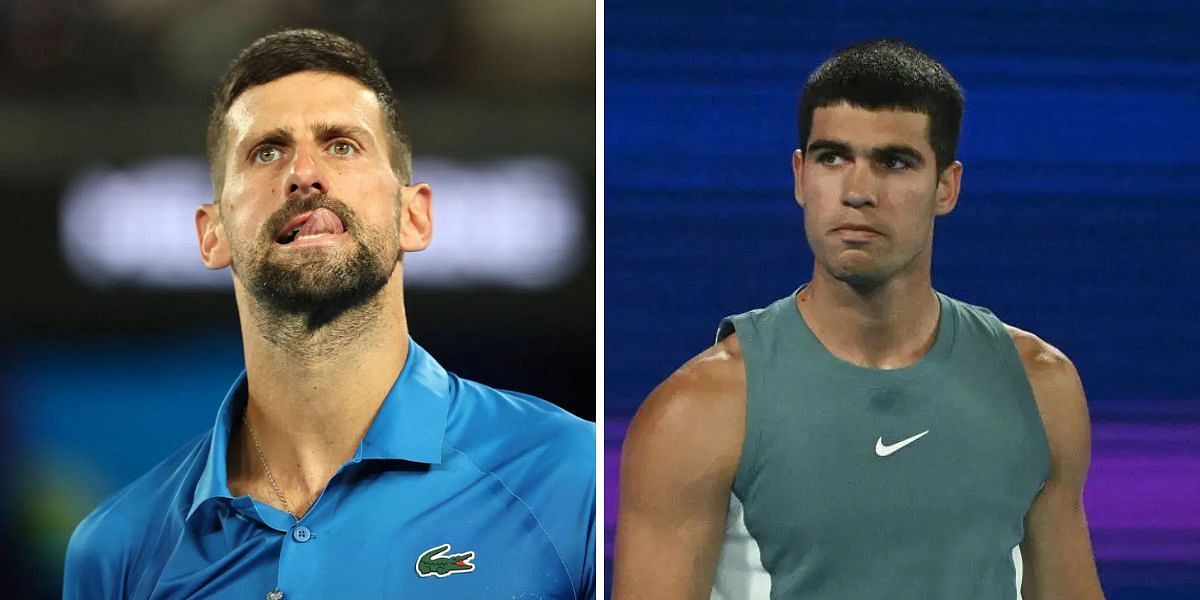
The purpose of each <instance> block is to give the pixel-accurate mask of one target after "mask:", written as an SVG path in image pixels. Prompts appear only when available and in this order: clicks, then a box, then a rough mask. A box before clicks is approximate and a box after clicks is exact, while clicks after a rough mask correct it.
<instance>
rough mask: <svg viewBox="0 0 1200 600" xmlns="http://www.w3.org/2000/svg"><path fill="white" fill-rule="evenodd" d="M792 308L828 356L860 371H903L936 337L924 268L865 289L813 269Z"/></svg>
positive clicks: (933, 300) (934, 312) (935, 319)
mask: <svg viewBox="0 0 1200 600" xmlns="http://www.w3.org/2000/svg"><path fill="white" fill-rule="evenodd" d="M797 305H798V307H799V309H800V313H801V314H802V315H804V320H805V322H806V323H807V324H808V327H809V329H811V330H812V332H813V334H814V335H816V337H817V339H818V340H820V341H821V343H822V344H823V345H824V346H825V347H826V348H827V349H828V350H829V352H830V353H832V354H833V355H834V356H836V357H838V358H840V359H842V360H844V361H847V362H849V363H852V364H855V365H858V366H861V367H870V368H875V369H897V368H901V367H906V366H909V365H911V364H913V363H915V362H917V361H918V360H920V359H921V357H923V356H925V355H926V354H927V353H928V352H929V350H930V349H931V348H932V347H933V344H934V342H935V341H936V338H937V326H938V318H939V313H940V307H939V305H938V301H937V297H936V296H935V295H934V293H933V287H932V284H931V282H930V278H929V271H928V269H926V270H924V271H923V272H922V273H920V274H918V275H916V276H909V277H894V278H892V279H890V280H888V281H886V282H884V283H882V284H880V285H878V286H871V287H869V288H867V287H864V286H858V287H856V286H854V285H851V284H849V283H846V282H844V281H840V280H838V279H836V278H834V277H833V276H832V275H830V274H829V273H828V272H827V271H825V270H824V269H822V268H820V265H817V266H816V267H815V268H814V269H813V280H812V282H811V283H810V284H809V285H808V286H806V287H805V288H804V289H803V290H802V291H801V292H800V294H798V295H797Z"/></svg>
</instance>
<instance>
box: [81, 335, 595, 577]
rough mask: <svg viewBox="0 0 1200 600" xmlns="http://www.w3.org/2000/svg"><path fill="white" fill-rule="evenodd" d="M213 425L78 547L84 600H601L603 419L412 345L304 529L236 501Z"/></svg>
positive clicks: (97, 519) (134, 489)
mask: <svg viewBox="0 0 1200 600" xmlns="http://www.w3.org/2000/svg"><path fill="white" fill-rule="evenodd" d="M246 389H247V388H246V374H245V372H244V371H243V372H242V374H241V375H240V376H238V378H237V380H236V381H235V382H234V384H233V387H232V388H231V389H230V390H229V393H228V394H226V396H225V400H224V401H223V402H222V403H221V408H220V410H219V411H218V413H217V419H216V424H215V425H214V427H213V428H212V430H211V431H208V432H206V433H204V434H203V435H202V436H200V437H199V438H198V439H196V440H195V441H193V442H191V443H189V444H188V445H187V446H185V447H184V448H183V449H181V450H180V451H179V452H177V453H175V455H174V456H171V457H170V458H168V459H166V460H165V461H163V462H162V463H160V464H159V465H158V466H156V467H154V468H153V469H151V471H150V472H149V473H147V474H146V475H144V476H143V477H141V478H140V479H138V480H137V481H135V482H133V483H132V484H130V485H129V486H127V487H126V488H125V489H123V490H121V491H120V492H117V493H116V494H115V495H114V496H112V497H111V498H109V499H107V500H105V501H104V503H102V504H101V505H100V506H99V507H98V508H97V509H96V510H95V511H94V512H93V513H92V514H91V515H89V516H88V517H87V518H86V519H84V521H83V522H82V523H80V524H79V527H78V528H76V530H75V533H74V534H73V535H72V536H71V541H70V544H69V546H68V548H67V559H66V573H65V581H64V585H63V596H64V597H65V598H67V599H75V598H105V599H107V598H138V599H141V598H266V597H267V595H268V594H269V593H270V592H272V591H273V590H276V589H278V590H279V591H280V592H281V593H282V598H283V599H284V600H307V599H329V598H385V597H386V598H420V599H429V598H453V599H455V600H462V599H470V598H479V599H484V598H530V599H534V598H545V599H568V598H569V599H574V600H580V599H585V598H587V599H591V598H595V573H594V568H595V495H596V473H595V464H596V463H595V448H596V446H595V440H596V438H595V435H596V434H595V425H594V424H592V423H589V422H587V421H583V420H580V419H578V418H576V417H574V416H572V415H570V414H568V413H567V412H565V411H563V410H562V409H560V408H558V407H555V406H554V405H552V404H549V403H547V402H545V401H543V400H539V399H537V398H534V397H532V396H526V395H523V394H517V393H513V392H506V391H499V390H495V389H492V388H489V387H487V386H484V385H480V384H478V383H475V382H472V381H467V380H464V379H459V378H458V377H456V376H454V375H453V374H451V373H447V372H446V370H445V369H443V368H442V367H441V365H439V364H438V363H437V362H436V361H435V360H434V359H433V357H431V356H430V355H429V354H428V353H427V352H426V351H425V350H423V349H422V348H421V347H420V346H418V345H417V344H416V343H412V342H411V340H410V345H409V355H408V360H407V362H406V364H405V365H404V369H403V370H402V371H401V372H400V375H399V377H397V378H396V382H395V384H393V385H392V389H391V390H390V391H389V392H388V395H387V398H386V399H385V400H384V402H383V405H382V406H381V407H380V409H379V412H378V414H377V415H376V417H375V420H374V422H373V423H372V424H371V427H370V429H369V430H368V431H367V434H366V436H364V438H363V441H362V443H361V444H359V447H358V451H357V452H356V453H355V455H354V458H353V459H351V460H350V461H349V462H347V463H346V464H344V465H342V468H341V469H340V470H339V471H338V472H337V474H336V475H334V476H333V478H332V479H331V480H330V481H329V485H328V486H327V487H326V489H325V491H324V493H322V495H321V496H320V498H318V499H317V501H316V503H315V504H313V506H312V508H310V509H309V511H308V513H306V514H305V515H304V518H303V519H301V520H300V523H298V524H297V523H295V522H294V521H293V519H292V517H291V516H289V515H288V514H287V513H285V512H283V511H281V510H278V509H275V508H272V507H271V506H268V505H266V504H263V503H261V502H258V501H256V500H255V499H253V498H251V497H249V496H241V497H237V498H235V497H233V496H232V494H230V492H229V486H228V485H227V483H226V472H225V452H226V448H227V447H228V442H229V435H230V431H231V429H232V425H233V423H234V419H235V418H236V417H237V416H238V415H241V414H242V410H243V408H244V406H245V403H246Z"/></svg>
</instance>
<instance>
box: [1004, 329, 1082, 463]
mask: <svg viewBox="0 0 1200 600" xmlns="http://www.w3.org/2000/svg"><path fill="white" fill-rule="evenodd" d="M1005 328H1006V330H1007V331H1008V333H1009V335H1010V336H1011V337H1012V341H1013V344H1014V345H1015V346H1016V349H1017V355H1018V356H1019V357H1020V359H1021V365H1022V366H1023V367H1024V368H1025V374H1026V376H1027V377H1028V378H1029V386H1030V388H1032V390H1033V396H1034V400H1035V401H1036V402H1037V407H1038V411H1039V413H1040V414H1041V417H1042V425H1043V427H1044V429H1045V431H1046V437H1047V441H1048V442H1049V445H1050V455H1051V461H1052V466H1051V469H1052V476H1053V474H1054V472H1056V471H1062V470H1063V469H1066V470H1067V471H1070V472H1081V471H1086V469H1087V463H1088V460H1089V456H1090V453H1091V425H1090V422H1089V420H1088V411H1087V400H1086V398H1085V397H1084V392H1083V383H1082V382H1081V381H1080V379H1079V372H1078V371H1077V370H1076V369H1075V365H1074V364H1073V363H1072V362H1071V360H1070V359H1069V358H1067V355H1066V354H1064V353H1063V352H1062V351H1061V350H1059V349H1058V348H1055V347H1054V346H1052V345H1050V344H1049V343H1048V342H1046V341H1045V340H1043V339H1041V338H1039V337H1038V336H1036V335H1034V334H1032V333H1030V332H1028V331H1025V330H1022V329H1018V328H1016V327H1013V326H1012V325H1007V324H1006V325H1005Z"/></svg>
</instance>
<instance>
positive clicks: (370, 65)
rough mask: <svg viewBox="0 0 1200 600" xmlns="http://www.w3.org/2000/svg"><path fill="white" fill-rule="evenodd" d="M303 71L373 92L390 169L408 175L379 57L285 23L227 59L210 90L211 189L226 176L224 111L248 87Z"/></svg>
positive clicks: (407, 156) (406, 150)
mask: <svg viewBox="0 0 1200 600" xmlns="http://www.w3.org/2000/svg"><path fill="white" fill-rule="evenodd" d="M301 71H323V72H327V73H336V74H339V75H345V76H347V77H350V78H352V79H355V80H357V81H358V82H359V83H361V84H363V85H364V86H366V87H367V88H369V89H370V90H371V91H373V92H375V96H376V98H378V100H379V105H380V106H381V107H382V108H383V118H384V121H386V123H387V126H388V130H389V131H388V134H389V135H388V137H389V142H390V143H389V146H390V151H391V152H390V155H391V163H392V169H393V170H394V171H395V172H396V176H397V177H398V178H399V179H400V182H401V183H403V184H406V185H407V184H408V183H410V181H411V179H412V149H411V147H410V146H409V141H408V135H407V133H406V132H405V129H404V123H403V122H402V121H401V120H400V109H399V106H398V104H397V102H396V96H395V94H394V93H393V92H392V87H391V86H390V85H388V82H387V79H386V78H385V77H384V75H383V71H382V70H381V69H380V68H379V63H377V62H376V61H375V59H374V58H373V57H372V56H371V55H370V53H368V52H367V51H366V49H365V48H363V47H362V46H360V45H359V44H357V43H355V42H352V41H350V40H348V39H346V38H344V37H342V36H340V35H337V34H334V33H329V32H327V31H320V30H317V29H289V30H286V31H280V32H277V33H272V34H271V35H268V36H265V37H261V38H259V39H257V40H255V41H254V43H252V44H250V46H248V47H247V48H246V49H245V50H242V53H241V54H239V55H238V57H237V58H235V59H234V60H233V62H232V63H230V65H229V70H228V71H226V72H225V77H223V78H222V79H221V86H220V87H219V88H217V91H216V93H215V94H214V95H213V106H212V112H210V113H209V116H208V135H207V154H208V163H209V168H210V170H211V173H212V178H213V189H214V191H216V190H220V189H221V184H222V181H221V180H222V179H223V177H224V160H223V156H224V153H225V147H224V146H225V115H226V114H227V113H228V112H229V107H230V106H232V105H233V102H234V101H235V100H237V99H238V96H241V95H242V92H245V91H246V90H247V89H249V88H251V87H254V86H256V85H263V84H265V83H270V82H272V81H275V80H276V79H279V78H281V77H284V76H287V75H291V74H293V73H299V72H301Z"/></svg>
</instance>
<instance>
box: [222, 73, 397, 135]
mask: <svg viewBox="0 0 1200 600" xmlns="http://www.w3.org/2000/svg"><path fill="white" fill-rule="evenodd" d="M225 123H226V126H227V132H228V133H227V135H228V136H229V137H228V139H229V140H230V141H232V142H233V143H235V144H236V143H239V142H241V141H243V140H245V138H247V137H249V136H253V135H255V134H256V133H262V132H264V131H270V130H274V129H278V128H291V129H292V130H294V131H296V133H297V135H303V133H304V132H306V131H309V129H310V126H311V125H312V124H314V123H339V124H347V125H357V126H358V127H361V128H363V129H365V130H367V131H370V132H373V133H374V134H375V135H376V136H378V135H380V133H381V132H382V131H383V127H384V123H383V111H382V108H381V107H380V105H379V98H378V97H376V95H375V92H373V91H372V90H371V89H370V88H368V87H366V86H365V85H363V84H362V83H360V82H358V81H357V80H355V79H352V78H350V77H346V76H345V75H339V74H335V73H323V72H318V71H302V72H299V73H292V74H291V75H286V76H284V77H280V78H279V79H276V80H274V81H270V82H268V83H264V84H262V85H256V86H253V87H251V88H247V89H246V91H244V92H242V95H240V96H238V98H237V100H235V101H234V102H233V104H232V105H230V107H229V112H228V113H227V114H226V116H225Z"/></svg>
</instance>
